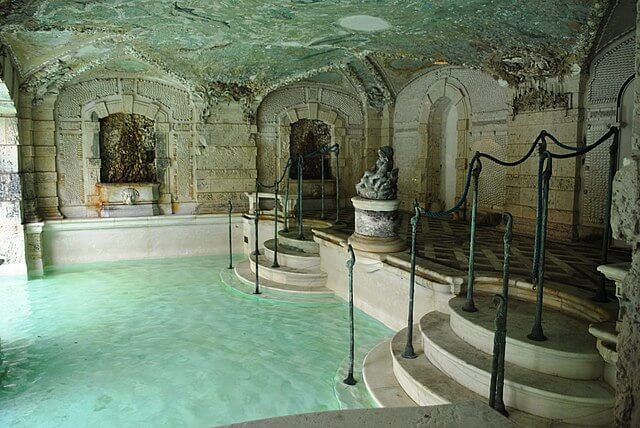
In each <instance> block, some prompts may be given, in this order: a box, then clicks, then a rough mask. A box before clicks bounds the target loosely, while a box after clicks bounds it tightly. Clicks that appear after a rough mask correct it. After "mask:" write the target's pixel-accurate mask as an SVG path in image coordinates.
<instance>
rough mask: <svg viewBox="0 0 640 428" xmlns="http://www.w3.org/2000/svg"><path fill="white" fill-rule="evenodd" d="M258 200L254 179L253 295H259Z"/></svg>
mask: <svg viewBox="0 0 640 428" xmlns="http://www.w3.org/2000/svg"><path fill="white" fill-rule="evenodd" d="M259 200H260V199H259V198H258V180H257V179H256V207H255V209H254V211H253V214H254V219H253V224H254V228H255V234H254V238H255V250H254V252H253V255H254V257H255V260H256V272H255V273H256V288H255V290H254V291H253V294H261V293H260V275H259V274H258V270H259V268H260V263H259V257H260V250H259V249H258V226H259V217H260V207H259V206H258V202H259Z"/></svg>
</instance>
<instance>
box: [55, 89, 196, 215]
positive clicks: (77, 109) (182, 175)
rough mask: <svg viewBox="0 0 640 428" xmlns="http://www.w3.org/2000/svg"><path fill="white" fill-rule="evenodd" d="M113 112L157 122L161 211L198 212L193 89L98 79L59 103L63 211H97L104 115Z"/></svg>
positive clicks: (58, 157)
mask: <svg viewBox="0 0 640 428" xmlns="http://www.w3.org/2000/svg"><path fill="white" fill-rule="evenodd" d="M114 113H127V114H137V115H141V116H144V117H147V118H149V119H151V120H153V121H154V122H155V131H156V138H157V142H156V167H157V178H158V182H159V183H160V188H159V193H160V196H159V201H158V202H159V203H158V205H159V208H160V213H161V214H175V213H186V214H189V213H192V212H193V211H195V209H196V206H197V203H196V195H195V189H194V185H193V183H194V182H195V170H194V162H193V156H194V151H195V150H194V147H195V142H196V141H197V140H198V136H197V134H196V132H195V123H196V118H197V115H196V111H195V107H194V105H193V103H192V101H191V97H190V95H189V93H188V92H187V91H186V90H184V89H182V88H180V87H178V86H176V85H174V84H171V83H167V82H164V81H157V80H149V79H129V78H99V79H91V80H88V81H83V82H79V83H75V84H73V85H71V86H68V87H66V88H64V89H63V90H62V91H61V93H60V95H59V96H58V99H57V101H56V104H55V120H56V126H55V129H56V135H55V138H56V145H57V155H56V167H57V173H58V198H59V204H60V211H61V212H62V214H63V215H64V216H65V217H95V216H97V215H98V209H99V201H98V195H97V191H96V183H99V182H100V149H99V133H100V119H102V118H105V117H106V116H108V115H110V114H114ZM78 165H82V168H78Z"/></svg>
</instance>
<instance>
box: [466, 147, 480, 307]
mask: <svg viewBox="0 0 640 428" xmlns="http://www.w3.org/2000/svg"><path fill="white" fill-rule="evenodd" d="M476 155H477V154H476ZM480 172H482V163H481V162H480V159H477V160H476V167H475V168H474V169H473V195H472V197H471V233H470V235H469V266H468V271H467V301H466V302H465V304H464V306H463V307H462V310H463V311H465V312H476V311H477V310H478V309H477V308H476V305H475V302H474V301H473V281H474V276H475V275H474V269H475V247H476V222H477V216H478V180H479V178H480Z"/></svg>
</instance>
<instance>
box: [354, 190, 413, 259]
mask: <svg viewBox="0 0 640 428" xmlns="http://www.w3.org/2000/svg"><path fill="white" fill-rule="evenodd" d="M351 202H352V203H353V207H354V208H355V221H356V230H355V233H354V234H353V235H351V237H350V238H349V243H350V244H351V245H352V246H353V248H355V249H356V250H360V251H366V252H369V253H396V252H398V251H402V250H404V249H405V247H406V245H405V243H404V241H403V240H402V239H400V237H398V234H397V233H396V229H397V226H398V219H399V217H398V207H399V206H400V201H399V200H397V199H392V200H378V199H365V198H361V197H359V196H356V197H354V198H351Z"/></svg>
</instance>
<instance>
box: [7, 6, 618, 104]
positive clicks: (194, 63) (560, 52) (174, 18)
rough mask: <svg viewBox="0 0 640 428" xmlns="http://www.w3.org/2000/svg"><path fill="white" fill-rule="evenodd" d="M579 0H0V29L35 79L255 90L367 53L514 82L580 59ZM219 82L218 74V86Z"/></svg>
mask: <svg viewBox="0 0 640 428" xmlns="http://www.w3.org/2000/svg"><path fill="white" fill-rule="evenodd" d="M605 6H606V4H605V3H604V2H603V1H599V2H598V1H589V0H564V1H558V0H528V1H515V0H412V1H409V0H386V1H384V0H288V1H287V0H280V1H275V0H216V1H212V0H177V1H176V0H43V1H36V0H0V20H1V21H0V22H1V23H2V28H1V29H0V34H1V36H0V37H1V41H2V43H3V44H5V45H7V46H8V47H9V51H10V52H11V54H12V55H13V57H14V60H15V61H16V62H17V65H18V67H19V71H20V73H21V77H22V78H23V80H25V81H26V82H27V85H28V84H29V83H31V84H32V85H33V86H34V87H37V86H38V85H41V84H43V82H47V81H48V80H51V79H54V80H55V79H61V80H64V79H65V78H69V76H73V75H78V74H81V73H85V72H87V71H90V70H91V69H93V68H95V67H96V66H104V67H106V68H108V69H110V70H113V71H121V72H131V73H144V72H145V71H146V69H147V68H148V67H150V66H152V67H158V68H159V69H161V70H164V71H165V72H167V73H169V74H172V75H174V76H176V77H177V78H179V79H183V80H184V81H186V82H189V83H190V84H192V85H194V86H200V87H205V88H207V87H214V88H216V87H218V88H219V87H220V85H229V88H230V89H229V88H225V90H229V91H234V90H235V91H240V92H242V91H243V90H250V91H259V92H260V91H264V90H266V89H269V88H273V87H275V86H278V85H280V84H282V83H284V82H288V81H291V80H295V79H299V78H301V77H305V76H309V75H310V74H313V73H314V72H318V71H323V70H324V71H326V70H329V69H331V68H337V67H341V66H344V65H346V64H347V63H350V62H353V61H358V60H359V59H362V58H364V57H365V56H367V55H369V56H371V57H374V58H378V59H379V60H381V62H382V63H384V64H390V65H391V66H393V64H394V63H395V62H397V61H398V60H402V61H405V62H406V61H414V62H418V63H422V64H432V63H433V62H436V63H445V62H446V63H449V64H457V65H467V66H470V67H481V68H485V69H489V70H490V71H491V72H492V73H493V74H494V75H495V76H497V77H502V78H504V79H505V80H507V81H510V82H511V83H517V82H519V81H522V80H524V79H526V78H527V76H529V75H536V74H538V75H541V76H544V75H554V74H555V75H557V74H563V73H566V72H568V71H570V69H571V67H572V66H573V67H574V68H575V67H576V65H575V64H578V65H579V64H581V62H582V60H583V59H584V55H585V53H586V52H587V49H588V47H589V44H590V42H591V40H592V36H593V34H594V31H595V28H596V27H597V25H598V22H599V19H600V16H601V14H602V11H603V10H604V8H605ZM216 85H217V86H216Z"/></svg>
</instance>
